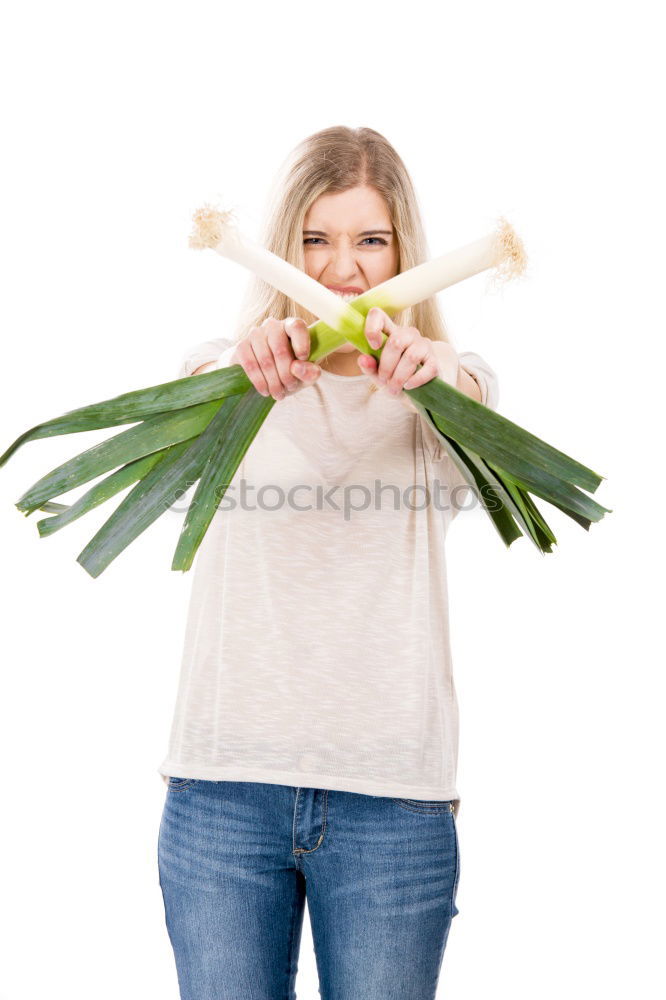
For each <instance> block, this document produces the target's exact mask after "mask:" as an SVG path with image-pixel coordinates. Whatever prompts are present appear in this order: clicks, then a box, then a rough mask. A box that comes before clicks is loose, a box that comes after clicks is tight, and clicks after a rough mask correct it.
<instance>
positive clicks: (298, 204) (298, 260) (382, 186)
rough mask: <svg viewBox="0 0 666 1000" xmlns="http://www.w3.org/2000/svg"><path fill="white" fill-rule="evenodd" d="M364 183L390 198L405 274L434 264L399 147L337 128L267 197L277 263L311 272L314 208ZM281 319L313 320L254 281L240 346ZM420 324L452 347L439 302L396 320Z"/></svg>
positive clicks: (267, 236)
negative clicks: (308, 257) (307, 231)
mask: <svg viewBox="0 0 666 1000" xmlns="http://www.w3.org/2000/svg"><path fill="white" fill-rule="evenodd" d="M359 185H366V186H369V187H372V188H374V189H375V190H376V191H377V192H378V193H379V194H380V195H382V197H383V198H384V200H385V202H386V204H387V206H388V210H389V214H390V216H391V220H392V222H393V227H394V229H395V235H396V238H397V243H398V272H397V273H400V272H402V271H406V270H408V269H409V268H411V267H414V266H415V265H416V264H421V263H423V262H424V261H426V260H428V259H429V251H428V246H427V242H426V238H425V233H424V230H423V223H422V221H421V214H420V210H419V206H418V201H417V198H416V193H415V191H414V187H413V185H412V181H411V179H410V177H409V174H408V172H407V168H406V167H405V165H404V163H403V162H402V160H401V159H400V157H399V156H398V154H397V153H396V151H395V149H394V148H393V146H392V145H391V144H390V143H389V142H388V140H387V139H385V138H384V136H383V135H380V133H379V132H375V131H374V129H371V128H347V127H346V126H344V125H336V126H333V127H331V128H327V129H323V130H322V131H321V132H316V133H314V134H313V135H310V136H308V137H307V138H306V139H304V140H303V141H302V142H301V143H300V144H299V145H298V146H297V147H296V148H295V149H294V150H293V151H292V153H291V154H290V155H289V156H288V157H287V159H286V160H285V162H284V163H283V165H282V167H281V169H280V171H279V173H278V175H277V179H276V181H275V183H274V185H273V188H272V192H271V194H270V195H269V199H268V210H267V213H266V218H265V222H264V228H263V233H262V236H261V242H262V243H263V245H264V246H265V247H266V248H267V249H268V250H271V251H272V252H273V253H275V254H277V255H278V257H282V258H283V260H287V261H289V263H290V264H293V265H295V266H296V267H298V268H299V269H300V270H302V271H304V270H305V257H304V252H303V226H304V222H305V217H306V215H307V213H308V210H309V209H310V206H311V205H312V204H313V203H314V202H315V201H316V200H317V198H319V197H320V195H323V194H329V193H335V192H339V191H347V190H349V189H350V188H353V187H357V186H359ZM269 316H274V317H275V318H276V319H280V320H282V319H286V318H287V317H288V316H299V317H301V318H302V319H304V320H305V321H306V322H307V323H308V324H310V323H311V322H312V321H313V320H312V315H311V314H310V313H308V312H307V311H306V310H304V309H303V308H302V307H301V306H300V305H299V304H298V303H297V302H294V301H293V299H290V298H289V297H288V296H287V295H284V294H283V293H282V292H278V291H276V290H275V289H274V288H271V286H270V285H268V284H267V283H266V282H265V281H263V279H261V278H257V277H254V278H253V279H252V280H251V282H250V285H249V287H248V290H247V292H246V295H245V298H244V301H243V305H242V307H241V314H240V319H239V322H238V326H237V329H236V334H235V336H236V340H237V341H238V340H241V339H242V338H243V337H244V336H246V335H247V334H248V333H249V332H250V329H251V328H252V327H254V326H260V325H261V323H263V321H264V320H265V319H266V318H267V317H269ZM393 320H394V322H395V323H398V324H399V325H401V326H414V327H416V328H417V330H418V331H419V333H421V334H422V336H424V337H429V338H430V339H431V340H444V341H447V342H450V339H449V336H448V333H447V330H446V327H445V324H444V320H443V318H442V316H441V314H440V312H439V308H438V305H437V301H436V299H435V298H430V299H427V300H426V301H425V302H420V303H418V305H416V306H413V307H411V308H409V309H404V310H403V311H402V312H401V313H398V314H397V315H395V316H394V317H393Z"/></svg>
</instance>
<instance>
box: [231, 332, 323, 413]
mask: <svg viewBox="0 0 666 1000" xmlns="http://www.w3.org/2000/svg"><path fill="white" fill-rule="evenodd" d="M310 349H311V348H310V331H309V330H308V327H307V324H306V323H305V321H304V320H302V319H295V318H293V317H289V318H288V319H285V320H279V319H274V318H273V317H272V316H269V317H268V318H267V319H265V320H264V321H263V323H262V324H261V326H253V327H252V329H251V330H250V332H249V334H248V335H247V337H244V338H243V340H242V341H241V342H240V344H239V345H238V347H237V348H236V350H235V351H234V353H233V356H232V357H231V359H230V361H229V364H230V365H236V364H238V365H241V367H242V368H243V370H244V372H245V374H246V375H247V377H248V378H249V380H250V381H251V382H252V385H253V386H254V387H255V389H256V390H257V392H260V393H261V395H262V396H273V398H274V399H276V400H279V399H284V397H285V396H287V395H290V394H291V393H294V392H296V391H297V390H298V389H303V388H305V386H306V385H312V383H313V382H315V381H316V380H317V379H318V378H319V376H320V375H321V368H320V367H319V365H316V364H313V363H312V362H310V361H307V360H306V359H307V356H308V354H309V353H310Z"/></svg>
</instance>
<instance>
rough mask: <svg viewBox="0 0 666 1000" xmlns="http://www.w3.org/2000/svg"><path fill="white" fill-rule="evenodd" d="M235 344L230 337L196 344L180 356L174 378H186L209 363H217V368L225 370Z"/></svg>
mask: <svg viewBox="0 0 666 1000" xmlns="http://www.w3.org/2000/svg"><path fill="white" fill-rule="evenodd" d="M237 343H238V342H237V341H235V340H232V339H231V338H230V337H217V338H216V339H215V340H204V341H202V342H201V343H200V344H196V346H194V347H191V348H190V349H189V350H188V351H187V353H186V354H184V355H183V356H182V358H181V360H180V367H179V369H178V374H177V375H176V378H186V377H187V376H188V375H191V374H192V372H195V371H196V370H197V368H200V367H201V365H206V364H208V363H209V362H210V361H217V367H218V368H226V367H227V366H228V365H229V364H230V358H231V356H232V354H233V353H234V351H235V350H236V347H237Z"/></svg>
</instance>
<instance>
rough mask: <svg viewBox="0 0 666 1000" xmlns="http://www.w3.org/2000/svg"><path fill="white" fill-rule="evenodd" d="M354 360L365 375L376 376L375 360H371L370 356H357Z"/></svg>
mask: <svg viewBox="0 0 666 1000" xmlns="http://www.w3.org/2000/svg"><path fill="white" fill-rule="evenodd" d="M356 360H357V362H358V365H359V368H360V369H361V370H362V371H363V373H364V374H365V375H376V374H377V359H376V358H373V356H372V354H359V356H358V358H357V359H356Z"/></svg>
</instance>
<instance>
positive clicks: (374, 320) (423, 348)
mask: <svg viewBox="0 0 666 1000" xmlns="http://www.w3.org/2000/svg"><path fill="white" fill-rule="evenodd" d="M382 332H385V333H387V334H388V339H387V340H386V342H385V343H384V348H383V350H382V353H381V357H380V359H379V365H377V361H376V359H375V358H374V357H373V356H372V355H371V354H361V355H360V356H359V359H358V363H359V367H360V368H361V371H362V372H363V373H364V374H365V375H369V376H370V378H371V379H372V381H373V382H374V383H375V385H377V386H379V387H382V386H384V385H385V386H386V388H387V389H388V391H389V392H390V393H391V394H392V395H394V396H398V395H399V394H400V393H401V392H402V390H403V389H416V387H417V386H419V385H425V384H426V382H430V380H431V379H433V378H437V377H439V378H441V379H442V380H443V381H444V382H449V383H450V384H451V385H453V386H456V385H457V382H458V372H459V362H458V354H457V352H456V351H455V349H454V348H453V347H452V346H451V344H449V343H447V342H446V341H443V340H438V341H433V340H430V338H429V337H423V336H422V335H421V334H420V333H419V331H418V330H417V329H416V327H414V326H396V324H395V323H394V322H393V320H392V319H391V318H390V317H389V316H387V314H386V313H385V312H384V311H383V310H382V309H378V308H377V307H373V308H372V309H371V310H370V311H369V312H368V315H367V316H366V318H365V335H366V337H367V339H368V343H369V344H370V346H371V347H374V348H378V347H380V346H381V344H382V341H383V339H384V338H383V337H382ZM419 365H422V367H421V368H419ZM417 369H418V370H417Z"/></svg>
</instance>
